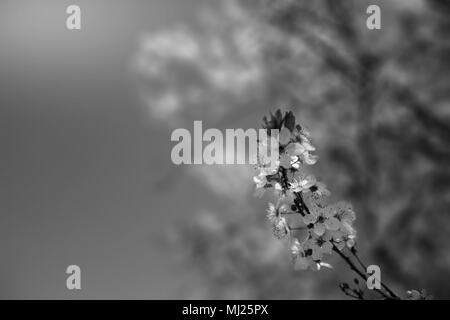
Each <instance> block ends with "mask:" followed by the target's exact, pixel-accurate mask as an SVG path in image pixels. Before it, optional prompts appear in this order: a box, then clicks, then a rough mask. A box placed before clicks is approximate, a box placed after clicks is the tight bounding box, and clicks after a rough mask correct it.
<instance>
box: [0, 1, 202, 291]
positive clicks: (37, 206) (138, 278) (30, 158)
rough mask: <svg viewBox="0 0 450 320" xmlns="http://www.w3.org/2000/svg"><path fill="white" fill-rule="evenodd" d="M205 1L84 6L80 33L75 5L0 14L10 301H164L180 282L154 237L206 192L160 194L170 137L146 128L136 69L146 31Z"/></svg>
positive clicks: (2, 272) (1, 222)
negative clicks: (71, 16)
mask: <svg viewBox="0 0 450 320" xmlns="http://www.w3.org/2000/svg"><path fill="white" fill-rule="evenodd" d="M205 2H206V1H200V0H183V1H174V0H170V1H168V0H151V1H138V0H133V1H118V0H114V1H112V0H108V1H106V0H97V1H76V4H78V5H80V7H81V10H82V30H81V31H68V30H66V29H65V19H66V16H67V15H66V13H65V8H66V7H67V6H68V5H69V4H73V3H75V2H73V1H59V0H58V1H57V0H53V1H49V0H45V1H22V0H20V1H18V0H13V1H12V0H11V1H5V0H3V1H2V2H1V3H0V43H1V48H0V124H1V125H0V146H1V149H2V152H1V154H2V157H1V160H0V164H1V166H0V168H1V169H0V172H1V180H0V197H1V201H0V208H1V215H0V250H1V253H2V259H1V260H2V262H1V263H0V288H1V289H0V298H38V299H39V298H165V297H167V296H170V295H171V294H173V291H174V289H176V288H178V287H179V286H180V285H182V284H183V283H184V281H185V279H186V276H185V274H183V273H181V272H180V271H181V267H180V266H177V265H173V264H172V261H171V260H170V258H169V255H168V254H165V253H162V252H161V250H160V248H159V246H160V244H159V243H158V240H157V239H159V238H160V237H161V235H163V234H164V230H165V229H166V227H167V226H169V225H170V222H172V221H174V220H179V218H180V217H182V216H183V212H185V211H187V212H189V211H190V210H189V208H190V204H191V203H193V202H189V204H188V203H187V199H190V201H192V200H194V201H197V202H198V201H201V199H202V197H203V196H202V193H203V192H202V189H201V188H194V189H192V188H191V189H192V190H190V192H189V194H185V192H184V190H186V189H187V188H186V187H187V185H186V182H181V183H180V184H178V185H176V186H175V187H174V189H172V190H171V193H170V194H167V193H163V192H162V193H157V192H156V191H155V190H154V189H153V185H154V182H155V181H156V180H157V179H158V178H160V177H161V176H162V175H163V173H164V172H165V171H167V170H169V169H170V168H171V167H170V166H171V164H170V162H169V159H170V158H169V157H170V148H171V144H170V132H169V131H168V129H163V128H164V127H162V126H161V127H159V126H158V127H157V128H156V127H155V124H154V123H153V124H152V123H151V122H149V121H148V119H147V118H146V114H145V113H144V112H143V109H142V106H141V103H140V101H139V100H138V96H137V89H136V87H135V85H134V83H133V77H132V73H131V71H130V64H131V59H132V57H133V54H134V53H135V51H136V50H137V48H138V39H139V36H140V35H141V34H142V33H143V32H145V31H150V32H151V31H155V30H159V29H161V28H165V27H169V26H172V25H179V24H181V23H189V22H191V21H192V19H193V18H194V17H195V16H196V14H197V13H198V11H199V10H200V6H201V4H202V3H205ZM175 193H176V194H177V197H176V200H175V199H174V196H173V195H174V194H175ZM169 204H170V206H168V205H169ZM191 211H192V210H191ZM69 264H77V265H79V266H80V267H81V270H82V290H81V291H79V292H69V291H68V290H67V289H66V288H65V279H66V274H65V268H66V267H67V266H68V265H69ZM187 284H189V282H187ZM175 296H176V295H175Z"/></svg>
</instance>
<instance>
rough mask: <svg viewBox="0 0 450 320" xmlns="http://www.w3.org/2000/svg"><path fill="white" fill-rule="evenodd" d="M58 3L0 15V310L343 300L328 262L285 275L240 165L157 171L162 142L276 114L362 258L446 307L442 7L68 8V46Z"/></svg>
mask: <svg viewBox="0 0 450 320" xmlns="http://www.w3.org/2000/svg"><path fill="white" fill-rule="evenodd" d="M70 4H74V2H72V1H56V0H53V1H50V0H44V1H24V0H15V1H8V0H2V1H1V2H0V122H1V123H0V139H1V140H0V141H1V142H0V146H1V150H2V153H1V154H2V156H1V157H0V172H1V179H0V197H1V198H0V199H1V201H0V210H1V214H0V252H1V257H2V259H1V263H0V284H1V285H0V298H4V299H11V298H16V299H30V298H37V299H48V298H62V299H81V298H84V299H98V298H113V299H130V298H137V299H147V298H149V299H163V298H199V299H201V298H219V299H221V298H235V299H237V298H242V299H245V298H251V299H266V298H271V299H302V298H303V299H314V298H321V299H330V298H344V296H343V295H342V293H341V292H340V291H339V289H338V287H337V283H338V282H341V281H349V280H351V274H350V272H349V271H348V270H347V269H346V267H345V265H344V264H343V263H342V262H341V261H339V260H338V259H336V258H335V257H332V258H331V259H330V261H329V262H331V263H332V264H333V265H334V269H333V270H324V271H323V272H319V273H316V272H309V271H308V272H296V271H294V270H293V268H292V265H291V264H290V259H289V253H288V250H287V248H286V245H285V243H283V242H279V241H276V240H274V239H272V236H271V232H270V226H269V225H268V224H267V223H266V221H265V219H264V217H265V206H266V202H267V201H268V200H269V198H268V197H267V198H264V199H255V198H254V197H253V196H252V193H253V185H252V174H253V169H252V168H251V167H250V166H245V165H223V166H202V165H195V166H194V165H192V166H175V165H173V164H172V162H171V160H170V151H171V148H172V146H173V145H174V143H172V142H171V141H170V134H171V132H172V130H173V129H175V128H179V127H183V128H187V129H189V130H192V126H193V121H194V120H202V121H203V127H204V128H221V129H225V128H257V127H259V125H260V123H261V118H262V116H263V115H265V114H267V113H268V112H269V111H270V110H274V109H277V108H282V109H284V110H293V111H294V112H295V114H296V116H297V119H299V120H300V122H301V123H302V124H304V125H305V126H307V127H308V128H309V129H310V131H311V133H312V136H313V142H314V145H315V146H316V147H317V149H318V155H319V156H320V161H319V163H318V164H317V165H315V167H314V168H313V171H314V174H315V175H316V176H318V177H319V178H321V179H322V180H323V181H325V182H326V183H327V185H328V187H329V189H330V190H331V192H332V199H333V200H340V199H345V200H348V201H351V202H352V203H353V205H354V207H355V209H356V213H357V221H356V227H357V229H358V232H359V233H358V234H359V239H358V247H359V250H360V252H361V256H362V258H363V259H364V260H365V261H366V262H368V263H369V264H377V265H379V266H380V267H381V270H382V279H383V281H385V282H387V283H390V284H392V287H393V288H395V289H396V290H397V291H398V292H399V293H403V292H404V291H405V290H407V289H411V288H425V289H426V290H427V291H428V292H429V293H431V294H433V295H434V296H435V297H436V298H450V280H449V281H447V280H448V279H450V252H449V250H450V241H449V240H450V223H449V222H450V221H449V220H450V219H449V214H450V209H449V207H450V189H449V187H450V82H449V80H450V72H449V71H450V62H449V60H448V57H449V56H450V41H449V40H450V19H449V18H450V2H449V1H448V0H428V1H425V0H390V1H387V0H386V1H381V0H380V1H376V0H372V1H352V0H342V1H333V0H317V1H302V0H298V1H294V0H261V1H243V0H241V1H237V0H231V1H207V0H183V1H181V0H179V1H175V0H152V1H138V0H133V1H118V0H113V1H111V0H108V1H106V0H96V1H87V0H79V1H76V4H78V5H79V6H80V7H81V10H82V30H80V31H68V30H67V29H66V28H65V19H66V17H67V15H66V14H65V8H66V7H67V6H68V5H70ZM370 4H378V5H379V6H380V7H381V10H382V16H381V19H382V29H381V30H374V31H371V30H368V29H367V28H366V18H367V14H366V8H367V7H368V5H370ZM70 264H77V265H79V266H80V267H81V270H82V290H81V291H69V290H67V289H66V287H65V280H66V276H67V275H66V274H65V269H66V267H67V266H68V265H70Z"/></svg>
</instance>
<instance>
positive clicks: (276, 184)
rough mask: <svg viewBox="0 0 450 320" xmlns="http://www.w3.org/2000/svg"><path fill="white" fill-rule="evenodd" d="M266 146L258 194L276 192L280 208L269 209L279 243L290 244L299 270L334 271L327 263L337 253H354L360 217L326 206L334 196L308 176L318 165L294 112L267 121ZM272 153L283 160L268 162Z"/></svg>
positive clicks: (261, 150)
mask: <svg viewBox="0 0 450 320" xmlns="http://www.w3.org/2000/svg"><path fill="white" fill-rule="evenodd" d="M263 122H264V123H263V127H264V128H265V129H266V130H267V134H268V138H267V140H265V141H264V140H263V141H259V144H258V163H257V165H256V168H257V170H258V174H257V175H256V176H255V177H254V182H255V184H256V191H255V194H256V195H257V196H262V194H263V193H264V192H265V191H266V190H268V189H272V190H273V191H274V193H275V196H276V199H277V200H276V202H275V203H269V208H268V209H267V212H268V214H267V217H268V219H269V221H270V222H271V224H272V229H273V234H274V236H275V237H276V238H277V239H285V238H286V239H288V240H289V244H290V248H291V253H292V258H293V261H294V263H295V266H296V268H298V269H302V270H305V269H308V268H310V269H313V270H319V269H320V268H321V267H331V266H330V265H329V264H328V263H326V262H324V261H323V259H324V257H325V256H326V255H328V254H331V253H332V252H333V250H343V249H344V248H345V247H349V248H351V247H353V246H354V244H355V238H356V231H355V229H354V228H353V225H352V224H353V221H354V220H355V213H354V211H353V209H352V207H351V205H350V204H348V203H346V202H338V203H336V204H331V205H330V204H326V201H325V200H326V198H327V197H328V196H329V195H330V192H329V191H328V189H327V187H326V185H325V184H324V183H323V182H320V181H317V179H316V178H315V177H314V176H313V175H311V174H307V173H306V169H307V166H310V165H313V164H315V163H316V162H317V160H318V157H317V156H316V155H313V154H312V152H314V151H315V148H314V146H313V145H312V144H311V141H310V134H309V132H308V131H307V130H306V129H305V128H304V127H302V126H300V125H299V124H296V123H295V117H294V115H293V113H292V112H286V113H285V114H284V115H283V114H282V112H281V111H280V110H277V111H276V112H275V114H271V115H270V119H267V117H264V118H263ZM267 148H269V149H272V150H273V149H275V148H277V150H275V151H277V152H278V154H279V159H278V160H277V161H275V163H273V161H272V162H269V161H268V158H267V157H266V156H265V155H267Z"/></svg>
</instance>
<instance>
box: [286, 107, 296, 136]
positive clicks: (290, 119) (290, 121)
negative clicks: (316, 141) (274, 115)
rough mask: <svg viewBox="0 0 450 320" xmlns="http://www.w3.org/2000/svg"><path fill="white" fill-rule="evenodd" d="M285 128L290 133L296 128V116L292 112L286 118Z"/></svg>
mask: <svg viewBox="0 0 450 320" xmlns="http://www.w3.org/2000/svg"><path fill="white" fill-rule="evenodd" d="M284 126H285V127H286V128H288V129H289V131H291V132H292V131H293V130H294V128H295V116H294V114H293V113H292V111H289V112H287V113H286V115H285V116H284Z"/></svg>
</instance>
